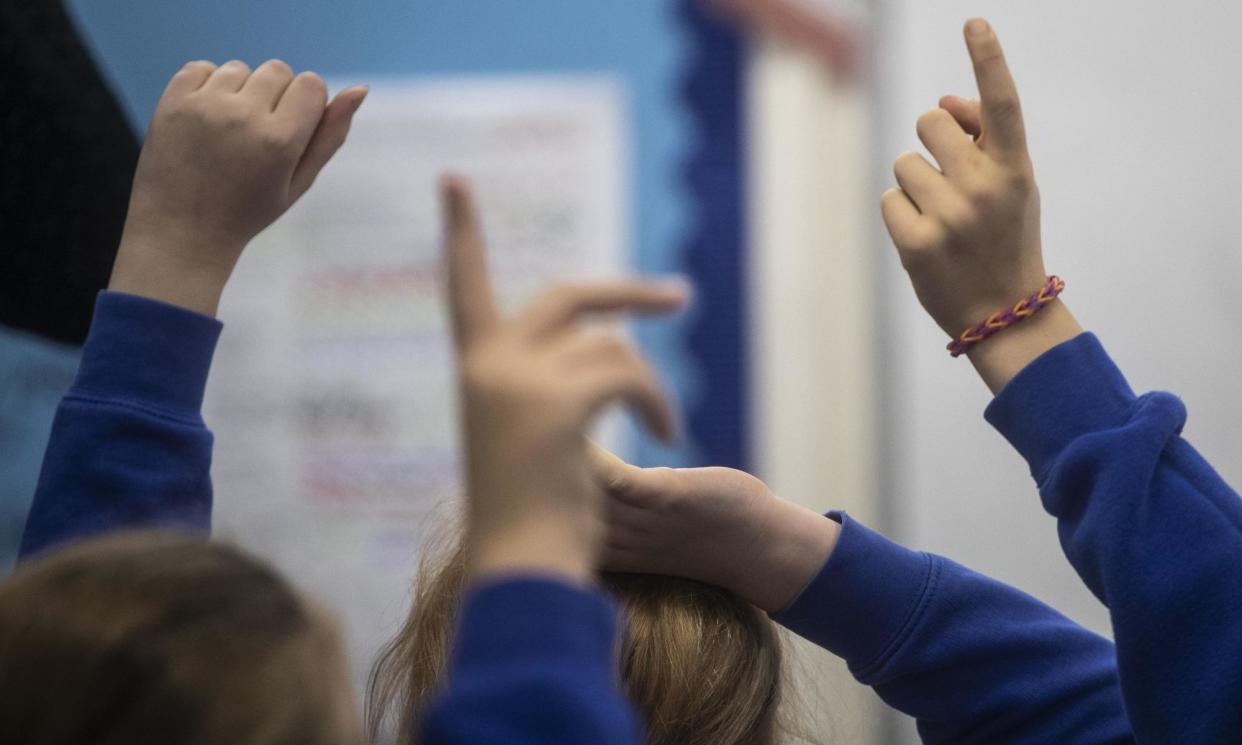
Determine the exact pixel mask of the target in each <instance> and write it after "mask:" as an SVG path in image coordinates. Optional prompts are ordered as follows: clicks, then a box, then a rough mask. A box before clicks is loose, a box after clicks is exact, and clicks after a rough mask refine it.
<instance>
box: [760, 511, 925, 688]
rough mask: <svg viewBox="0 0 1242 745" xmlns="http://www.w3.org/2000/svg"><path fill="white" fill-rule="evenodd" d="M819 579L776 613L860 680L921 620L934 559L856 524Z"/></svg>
mask: <svg viewBox="0 0 1242 745" xmlns="http://www.w3.org/2000/svg"><path fill="white" fill-rule="evenodd" d="M828 516H829V517H831V518H832V519H834V520H837V521H839V522H840V523H841V535H840V537H839V538H838V539H837V545H836V548H835V549H833V552H832V555H831V556H829V557H828V561H826V562H825V563H824V566H823V568H822V569H820V571H819V574H817V575H816V576H815V578H814V579H812V580H811V582H810V583H809V584H808V585H807V586H806V587H805V588H804V589H803V590H802V592H801V593H799V595H798V597H797V598H795V599H794V601H793V603H791V604H790V605H789V607H787V608H786V609H784V610H782V611H780V612H779V613H776V614H774V615H773V616H772V618H773V620H775V621H777V622H778V623H780V624H781V625H783V626H785V627H786V628H788V629H789V630H790V631H793V632H794V633H796V634H798V635H799V636H801V637H803V638H805V639H808V640H809V641H812V642H814V643H815V644H818V645H819V646H821V647H823V648H824V649H827V650H828V651H830V652H832V653H833V654H835V655H837V656H838V657H841V658H843V659H844V660H845V661H846V662H848V663H849V666H850V670H851V671H852V672H853V673H854V674H855V675H856V676H859V677H862V676H865V675H866V673H867V671H868V670H869V669H870V668H873V667H875V666H876V665H879V664H882V663H883V662H884V661H885V660H886V659H888V657H889V656H890V655H891V654H892V653H893V652H894V651H895V650H896V649H897V648H898V647H900V645H901V642H902V640H903V639H905V638H906V636H907V635H908V633H909V629H910V628H912V627H913V625H914V624H915V623H917V619H918V614H919V611H920V610H921V609H922V607H923V605H924V603H925V600H926V595H927V591H928V588H929V585H930V582H931V578H932V574H933V570H934V566H935V565H934V561H933V558H932V557H931V556H930V555H928V554H924V553H920V552H917V551H911V550H910V549H908V548H905V547H904V546H900V545H898V544H896V543H893V542H892V541H890V540H888V539H887V538H885V537H884V536H882V535H880V534H879V533H876V532H875V531H873V530H870V529H869V528H867V527H865V526H864V525H863V524H862V523H860V522H858V521H856V520H853V519H851V518H850V517H849V516H848V515H847V514H845V513H844V512H830V513H828Z"/></svg>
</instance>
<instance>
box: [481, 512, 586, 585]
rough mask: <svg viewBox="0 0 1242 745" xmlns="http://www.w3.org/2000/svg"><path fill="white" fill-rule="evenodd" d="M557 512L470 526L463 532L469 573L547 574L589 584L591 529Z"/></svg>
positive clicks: (495, 574) (483, 575)
mask: <svg viewBox="0 0 1242 745" xmlns="http://www.w3.org/2000/svg"><path fill="white" fill-rule="evenodd" d="M572 523H573V521H567V520H565V519H563V518H562V517H561V516H556V515H553V516H548V517H547V518H546V519H529V520H525V521H523V523H522V524H520V525H513V526H505V527H501V526H490V527H488V528H477V527H472V528H471V529H470V530H469V531H468V532H467V537H466V545H467V548H468V555H469V557H470V560H469V574H470V576H471V577H472V578H473V579H475V580H481V579H485V578H489V577H495V576H502V575H514V574H522V575H528V574H536V575H551V576H555V577H558V578H561V579H564V580H566V581H568V582H571V583H574V584H589V583H590V582H591V581H592V580H593V578H594V575H595V568H596V562H597V554H598V550H597V546H596V543H597V541H595V540H592V539H591V537H590V536H589V535H588V534H589V533H590V532H591V531H589V530H586V529H584V528H583V527H582V526H581V525H575V524H572Z"/></svg>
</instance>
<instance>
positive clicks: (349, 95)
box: [289, 85, 368, 201]
mask: <svg viewBox="0 0 1242 745" xmlns="http://www.w3.org/2000/svg"><path fill="white" fill-rule="evenodd" d="M367 93H368V89H367V88H366V87H365V86H360V85H356V86H354V87H352V88H346V89H345V90H343V91H341V92H340V93H338V94H336V98H334V99H332V102H331V103H329V104H328V106H327V108H325V109H324V112H323V118H321V119H320V120H319V126H318V127H316V128H315V133H314V134H312V135H311V139H310V142H309V143H308V144H307V146H306V152H305V153H303V154H302V160H301V161H300V162H299V163H298V166H297V168H296V169H294V171H293V179H292V181H291V183H290V187H289V190H290V192H291V195H292V197H293V200H294V201H296V200H297V199H299V198H300V197H301V196H302V195H303V194H305V193H306V191H307V190H308V189H310V187H311V184H313V183H315V177H317V176H318V175H319V172H320V171H322V170H323V167H324V166H326V165H327V164H328V161H329V160H331V159H332V156H333V155H335V154H336V151H337V150H339V149H340V148H341V145H344V144H345V136H346V135H348V134H349V127H350V125H351V124H352V123H353V121H354V114H356V113H358V107H360V106H362V102H363V101H364V100H365V99H366V97H367Z"/></svg>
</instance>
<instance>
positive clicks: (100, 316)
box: [70, 291, 223, 420]
mask: <svg viewBox="0 0 1242 745" xmlns="http://www.w3.org/2000/svg"><path fill="white" fill-rule="evenodd" d="M221 328H223V324H221V323H220V322H219V321H218V320H216V319H214V318H210V317H208V316H204V315H201V314H199V313H195V312H193V311H190V310H186V309H185V308H181V307H178V306H175V305H170V304H168V303H162V302H160V301H158V300H151V299H149V298H144V297H139V296H137V295H127V294H125V293H120V292H107V291H104V292H101V293H99V296H98V297H97V298H96V300H95V316H94V318H93V319H92V320H91V330H90V334H89V335H88V336H87V338H86V344H85V345H84V346H83V348H82V362H81V366H80V367H79V368H78V377H77V380H76V381H75V383H74V386H73V390H72V391H70V396H72V397H76V398H83V397H85V398H99V399H106V400H123V401H128V402H131V403H135V404H139V405H143V406H148V407H153V408H156V409H159V410H161V411H163V412H166V413H169V414H173V415H179V416H182V417H188V418H190V419H192V420H198V419H200V411H201V409H202V405H203V393H204V391H205V390H206V387H207V374H208V372H209V371H210V369H211V358H212V356H213V355H214V354H215V349H216V341H217V339H219V337H220V329H221Z"/></svg>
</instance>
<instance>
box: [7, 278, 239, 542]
mask: <svg viewBox="0 0 1242 745" xmlns="http://www.w3.org/2000/svg"><path fill="white" fill-rule="evenodd" d="M220 328H221V324H220V322H219V321H217V320H216V319H214V318H209V317H207V316H203V315H200V314H198V313H194V312H192V311H188V310H185V309H183V308H179V307H176V306H173V305H168V304H165V303H161V302H158V301H155V300H149V299H146V298H142V297H137V296H134V295H126V294H121V293H114V292H103V293H100V295H99V297H98V299H97V300H96V303H95V315H94V318H93V320H92V322H91V330H90V334H89V335H88V336H87V339H86V344H85V346H83V348H82V361H81V364H80V366H79V368H78V375H77V378H76V380H75V381H74V384H73V387H72V388H70V390H69V392H68V393H67V394H65V397H64V399H63V400H62V401H61V403H60V407H59V408H58V409H57V411H56V417H55V419H54V421H53V423H52V433H51V437H50V438H49V441H48V447H47V452H46V454H45V455H44V458H43V470H42V473H41V474H40V476H39V483H38V486H37V488H36V491H35V496H34V502H33V504H32V505H31V509H30V514H29V516H28V517H27V519H26V529H25V532H24V534H23V535H22V546H21V553H20V556H21V557H23V558H24V557H27V556H30V555H32V554H35V553H38V552H40V551H43V550H45V549H49V548H52V547H54V546H56V545H58V544H60V543H63V542H65V541H69V540H72V539H75V538H79V537H83V536H88V535H93V534H97V533H103V532H107V531H110V530H118V529H126V528H153V527H165V528H174V529H180V530H187V531H193V532H204V533H205V532H207V531H209V530H210V527H211V496H212V495H211V479H210V476H209V471H210V468H211V447H212V439H211V432H210V431H208V430H207V428H206V426H205V425H204V424H203V419H202V416H201V413H200V410H201V408H202V402H203V391H204V389H205V387H206V384H207V373H208V371H209V369H210V367H211V358H212V355H213V353H214V351H215V345H216V340H217V338H218V337H219V334H220Z"/></svg>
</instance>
